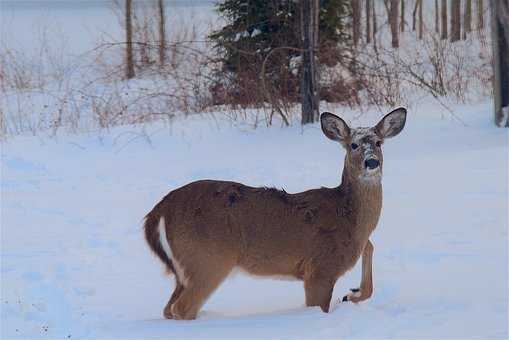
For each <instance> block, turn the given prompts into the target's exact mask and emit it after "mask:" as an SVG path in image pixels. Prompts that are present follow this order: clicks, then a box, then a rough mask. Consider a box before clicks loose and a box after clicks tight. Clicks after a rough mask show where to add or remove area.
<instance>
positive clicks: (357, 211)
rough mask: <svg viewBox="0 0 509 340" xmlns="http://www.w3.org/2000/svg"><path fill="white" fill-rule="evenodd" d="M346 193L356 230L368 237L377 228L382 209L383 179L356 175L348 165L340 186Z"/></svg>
mask: <svg viewBox="0 0 509 340" xmlns="http://www.w3.org/2000/svg"><path fill="white" fill-rule="evenodd" d="M339 189H340V191H342V192H343V193H344V197H345V200H346V202H343V204H344V206H345V208H346V209H347V211H349V213H350V214H351V216H350V218H351V219H352V221H353V222H354V225H355V227H356V230H358V231H359V236H360V237H361V238H363V239H364V238H367V237H369V235H370V234H371V232H372V231H373V230H374V229H375V227H376V225H377V223H378V219H379V217H380V213H381V211H382V181H381V177H380V178H378V179H369V180H366V179H361V178H359V177H358V176H354V175H353V174H352V173H351V172H350V170H349V169H348V167H347V164H346V162H345V167H344V169H343V175H342V181H341V185H340V187H339Z"/></svg>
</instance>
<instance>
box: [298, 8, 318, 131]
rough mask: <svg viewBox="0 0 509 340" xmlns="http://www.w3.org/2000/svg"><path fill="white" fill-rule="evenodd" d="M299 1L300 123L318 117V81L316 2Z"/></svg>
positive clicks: (313, 120)
mask: <svg viewBox="0 0 509 340" xmlns="http://www.w3.org/2000/svg"><path fill="white" fill-rule="evenodd" d="M318 1H319V0H302V1H301V32H302V48H303V50H304V51H303V52H302V71H301V85H300V90H301V106H302V120H301V123H302V124H307V123H313V122H315V121H317V120H318V117H319V111H318V110H319V100H318V81H317V72H316V65H315V49H316V47H317V46H318V32H317V27H318V22H317V21H318V13H317V12H318V4H317V2H318Z"/></svg>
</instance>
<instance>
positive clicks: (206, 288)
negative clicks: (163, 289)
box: [170, 263, 234, 320]
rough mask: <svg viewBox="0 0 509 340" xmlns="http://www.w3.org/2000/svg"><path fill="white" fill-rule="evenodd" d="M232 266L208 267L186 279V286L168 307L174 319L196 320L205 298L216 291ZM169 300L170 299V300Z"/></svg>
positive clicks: (208, 265)
mask: <svg viewBox="0 0 509 340" xmlns="http://www.w3.org/2000/svg"><path fill="white" fill-rule="evenodd" d="M233 266H234V265H233V264H231V265H225V264H224V263H223V264H221V265H216V266H214V265H210V263H207V268H206V269H205V270H203V271H198V272H196V273H195V274H194V275H190V276H189V278H187V282H186V286H185V287H184V288H183V289H182V291H181V293H180V294H179V295H178V297H176V300H175V302H174V303H173V304H171V306H170V313H171V315H172V317H173V318H174V319H179V320H192V319H195V318H196V315H197V314H198V312H199V310H200V308H201V307H202V305H203V304H204V303H205V301H206V300H207V298H208V297H209V296H210V295H211V294H212V293H213V292H214V290H216V288H217V287H219V285H220V284H221V282H223V280H224V279H225V278H226V277H227V276H228V274H229V273H230V272H231V270H232V269H233ZM170 300H171V299H170Z"/></svg>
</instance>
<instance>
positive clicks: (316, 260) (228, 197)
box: [145, 137, 382, 319]
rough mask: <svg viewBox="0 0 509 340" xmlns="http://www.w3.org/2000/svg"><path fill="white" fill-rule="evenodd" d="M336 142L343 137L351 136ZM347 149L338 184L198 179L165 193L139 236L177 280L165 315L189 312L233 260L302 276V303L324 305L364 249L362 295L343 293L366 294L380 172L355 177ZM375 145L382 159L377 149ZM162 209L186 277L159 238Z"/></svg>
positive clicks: (355, 161) (249, 268)
mask: <svg viewBox="0 0 509 340" xmlns="http://www.w3.org/2000/svg"><path fill="white" fill-rule="evenodd" d="M349 138H351V137H349ZM341 142H342V144H343V145H348V143H350V142H351V141H350V140H348V139H344V140H342V141H341ZM366 142H367V143H372V144H373V146H374V143H376V141H375V140H371V141H366ZM347 150H348V151H347V155H346V158H345V168H344V170H343V176H342V183H341V185H340V186H339V187H337V188H320V189H314V190H309V191H305V192H302V193H297V194H288V193H286V192H284V191H281V190H276V189H272V188H253V187H249V186H246V185H243V184H240V183H235V182H227V181H214V180H202V181H197V182H193V183H190V184H188V185H185V186H183V187H181V188H179V189H176V190H174V191H172V192H170V193H169V194H168V195H167V196H166V197H164V198H163V199H162V200H161V201H160V202H159V203H158V204H157V205H156V206H155V207H154V208H153V209H152V211H150V212H149V213H148V215H147V216H146V221H145V236H146V240H147V242H148V244H149V245H150V248H151V249H152V250H153V251H154V253H155V254H156V255H157V256H158V257H159V258H160V259H161V260H162V261H163V262H164V263H165V265H166V267H167V269H168V270H169V271H170V272H172V273H175V275H176V281H177V287H176V289H175V292H174V293H173V295H172V297H171V299H170V301H169V302H168V305H167V306H166V308H165V311H164V315H165V317H167V318H177V319H194V318H195V317H196V314H197V313H198V311H199V309H200V308H201V306H202V304H203V303H204V302H205V300H206V299H207V297H208V296H209V295H210V294H211V293H212V292H213V291H214V290H215V289H216V288H217V287H218V286H219V284H220V283H221V282H222V281H223V280H224V278H225V277H226V276H227V275H228V274H229V273H230V272H231V270H232V269H233V268H234V267H240V268H241V269H243V270H244V271H246V272H248V273H250V274H253V275H261V276H272V275H278V276H281V275H283V276H289V277H293V278H296V279H299V280H303V281H304V287H305V293H306V304H307V305H308V306H320V307H321V309H322V310H323V311H324V312H327V311H328V310H329V304H330V299H331V296H332V289H333V287H334V284H335V282H336V280H337V279H338V278H339V277H340V276H341V275H343V274H344V273H345V272H346V271H348V270H349V269H351V268H352V267H353V266H354V265H355V263H356V262H357V260H358V259H359V257H360V256H361V255H362V254H363V252H364V256H363V282H362V283H361V290H363V291H362V292H361V293H362V294H361V295H362V296H361V297H360V298H359V296H358V295H355V296H354V295H352V296H351V297H350V300H352V301H354V302H358V301H360V300H363V299H365V298H368V297H369V296H371V292H372V284H371V256H372V252H373V247H372V245H371V243H370V242H369V236H370V234H371V233H372V232H373V230H374V229H375V227H376V225H377V223H378V219H379V216H380V212H381V208H382V186H381V182H380V181H379V180H375V181H362V180H359V177H360V176H361V174H360V172H361V171H363V170H362V169H363V166H361V165H359V164H363V159H361V158H362V156H359V154H360V153H354V152H351V151H350V150H349V149H348V148H347ZM377 150H378V151H376V152H377V153H379V155H378V156H379V158H380V161H381V149H380V148H378V149H377ZM359 157H360V158H359ZM380 166H381V164H380ZM161 217H164V220H165V227H166V229H165V230H166V235H167V239H168V242H169V245H170V248H171V251H172V253H173V256H174V257H175V258H176V259H177V260H178V264H177V266H178V265H180V267H182V269H183V272H184V276H185V277H178V275H177V273H178V271H176V270H175V268H174V264H173V263H172V261H171V259H169V258H168V257H167V255H166V253H165V252H164V250H163V248H162V246H161V244H160V242H159V232H158V224H159V221H160V219H161ZM368 243H369V245H368V246H366V245H367V244H368ZM365 261H366V264H364V262H365ZM368 265H369V268H367V267H366V268H364V267H365V266H368ZM368 281H369V282H368Z"/></svg>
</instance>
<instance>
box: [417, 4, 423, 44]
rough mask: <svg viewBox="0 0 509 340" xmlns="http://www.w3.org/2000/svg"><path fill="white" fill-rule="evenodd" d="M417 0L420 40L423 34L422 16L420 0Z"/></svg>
mask: <svg viewBox="0 0 509 340" xmlns="http://www.w3.org/2000/svg"><path fill="white" fill-rule="evenodd" d="M418 1H419V39H421V40H422V36H423V34H424V18H423V16H422V0H418Z"/></svg>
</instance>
